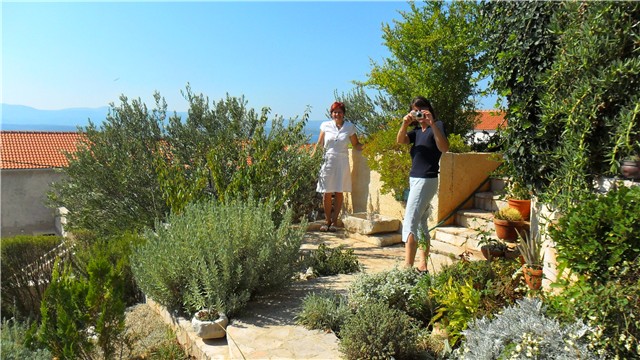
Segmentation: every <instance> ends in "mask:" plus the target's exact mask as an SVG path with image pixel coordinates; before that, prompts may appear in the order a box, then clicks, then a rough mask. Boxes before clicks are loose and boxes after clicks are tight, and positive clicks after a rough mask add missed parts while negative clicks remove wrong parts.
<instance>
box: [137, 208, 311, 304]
mask: <svg viewBox="0 0 640 360" xmlns="http://www.w3.org/2000/svg"><path fill="white" fill-rule="evenodd" d="M273 212H274V205H273V202H267V203H258V202H257V201H256V200H253V199H249V200H248V201H243V200H229V201H226V202H217V201H205V202H201V203H197V204H191V205H188V206H187V207H185V209H184V211H183V212H182V213H181V214H180V215H176V214H171V215H170V216H169V218H168V220H169V223H168V224H164V225H163V224H160V223H158V224H157V225H156V230H155V231H156V232H152V231H147V232H146V234H145V237H146V239H147V241H146V243H145V244H143V245H141V246H139V247H137V248H136V249H134V252H133V254H132V257H131V264H132V269H133V273H134V275H135V278H136V281H137V282H138V284H139V285H140V288H141V289H142V290H143V291H144V293H145V294H147V296H149V297H151V298H152V299H154V300H155V301H157V302H158V303H160V304H162V305H163V306H165V307H167V308H168V309H169V310H170V311H178V312H179V313H181V314H188V315H189V316H190V315H192V314H193V313H195V311H197V310H200V309H201V308H217V307H221V308H217V310H220V311H223V312H225V313H226V314H227V315H229V316H232V315H234V314H235V313H237V312H239V311H240V310H242V308H243V307H244V306H245V305H246V304H247V302H248V301H249V299H250V298H251V297H252V296H254V295H255V294H257V293H261V292H265V291H268V290H275V289H280V288H282V287H284V286H286V285H288V284H289V282H290V281H291V279H292V276H293V274H294V273H295V271H296V268H297V260H298V258H299V250H300V244H301V242H302V237H303V236H304V229H305V225H304V224H303V225H302V226H292V212H291V210H288V211H286V212H285V213H284V214H283V219H282V221H281V222H280V223H279V224H276V223H274V221H273V220H272V217H271V216H272V214H273Z"/></svg>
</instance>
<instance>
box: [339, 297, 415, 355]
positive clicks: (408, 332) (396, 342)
mask: <svg viewBox="0 0 640 360" xmlns="http://www.w3.org/2000/svg"><path fill="white" fill-rule="evenodd" d="M418 332H419V331H418V326H417V323H416V322H415V320H413V319H412V318H411V317H409V315H407V314H405V313H404V312H402V311H400V310H397V309H392V308H390V307H389V306H388V305H387V304H385V303H382V302H375V301H374V302H368V303H365V304H363V305H362V306H360V307H359V308H358V310H357V311H356V313H355V315H353V316H351V317H349V318H348V319H347V320H346V321H345V323H344V326H343V327H342V330H341V332H340V335H341V336H342V339H341V341H340V345H339V347H340V351H342V353H343V354H345V357H346V358H347V359H390V358H394V359H414V358H415V355H416V353H417V351H418V350H417V345H416V343H417V338H418Z"/></svg>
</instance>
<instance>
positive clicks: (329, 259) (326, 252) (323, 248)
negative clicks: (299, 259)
mask: <svg viewBox="0 0 640 360" xmlns="http://www.w3.org/2000/svg"><path fill="white" fill-rule="evenodd" d="M306 262H307V264H306V265H307V266H310V267H312V268H313V271H314V273H316V274H318V275H320V276H327V275H336V274H351V273H353V272H357V271H360V263H359V262H358V257H357V256H356V255H355V254H354V252H353V249H345V246H344V245H339V246H338V247H335V248H330V247H328V246H327V245H326V244H320V245H319V246H318V249H316V250H315V251H313V252H311V255H310V256H309V258H308V259H307V260H306Z"/></svg>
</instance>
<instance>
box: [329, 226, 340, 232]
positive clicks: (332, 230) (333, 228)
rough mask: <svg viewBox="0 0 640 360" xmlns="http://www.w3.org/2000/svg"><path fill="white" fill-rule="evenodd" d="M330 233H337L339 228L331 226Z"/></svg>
mask: <svg viewBox="0 0 640 360" xmlns="http://www.w3.org/2000/svg"><path fill="white" fill-rule="evenodd" d="M329 231H331V232H336V231H338V228H337V227H335V226H333V225H331V226H329Z"/></svg>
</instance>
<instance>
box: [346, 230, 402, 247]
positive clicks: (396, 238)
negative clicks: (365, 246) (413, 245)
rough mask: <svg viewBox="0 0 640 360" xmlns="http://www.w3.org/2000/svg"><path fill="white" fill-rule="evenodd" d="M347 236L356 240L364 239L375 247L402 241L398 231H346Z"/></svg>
mask: <svg viewBox="0 0 640 360" xmlns="http://www.w3.org/2000/svg"><path fill="white" fill-rule="evenodd" d="M346 235H347V236H348V237H349V238H352V239H354V240H358V241H364V242H366V243H369V244H371V245H374V246H377V247H383V246H391V245H395V244H399V243H401V242H402V234H401V233H399V232H390V233H382V234H371V235H363V234H359V233H352V232H346Z"/></svg>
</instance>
